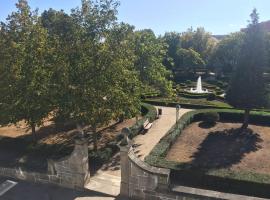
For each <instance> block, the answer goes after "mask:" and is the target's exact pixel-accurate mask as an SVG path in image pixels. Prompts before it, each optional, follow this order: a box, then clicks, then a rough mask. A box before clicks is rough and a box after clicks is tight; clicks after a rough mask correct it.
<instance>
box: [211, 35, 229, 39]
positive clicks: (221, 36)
mask: <svg viewBox="0 0 270 200" xmlns="http://www.w3.org/2000/svg"><path fill="white" fill-rule="evenodd" d="M226 36H227V35H212V37H213V38H216V39H217V40H222V39H223V38H225V37H226Z"/></svg>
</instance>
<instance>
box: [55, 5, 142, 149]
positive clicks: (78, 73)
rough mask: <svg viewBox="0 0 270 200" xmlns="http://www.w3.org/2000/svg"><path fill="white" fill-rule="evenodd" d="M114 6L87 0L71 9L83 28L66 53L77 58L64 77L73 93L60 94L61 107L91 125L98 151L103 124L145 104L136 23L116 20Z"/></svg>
mask: <svg viewBox="0 0 270 200" xmlns="http://www.w3.org/2000/svg"><path fill="white" fill-rule="evenodd" d="M115 5H116V4H115V2H114V1H98V2H95V3H94V2H92V1H83V4H82V7H81V8H80V9H76V10H74V11H73V13H72V14H71V17H72V19H73V22H74V23H76V24H78V25H79V27H80V28H79V29H78V30H76V31H75V32H74V38H73V40H74V41H73V42H71V43H70V45H71V46H72V50H70V51H67V54H66V56H67V57H69V58H72V59H71V60H69V59H68V64H67V69H68V76H67V77H66V78H65V80H64V81H63V83H64V87H63V90H64V91H65V92H63V94H66V95H67V94H68V95H67V96H65V95H61V98H60V99H61V101H59V102H58V108H59V111H61V112H62V113H65V114H68V115H69V117H71V118H73V119H74V120H75V121H77V122H78V123H84V124H89V125H90V128H91V130H92V136H93V144H94V149H95V150H96V149H97V148H98V139H97V138H98V137H97V136H98V132H97V130H98V128H100V127H103V126H105V125H107V124H108V123H110V122H111V120H117V119H119V118H121V117H123V116H124V117H130V116H132V115H134V114H135V113H136V112H138V110H139V103H140V100H139V81H138V78H137V77H138V76H137V73H136V71H135V70H134V59H135V56H134V52H133V49H132V48H131V47H130V46H129V41H130V40H132V37H133V28H132V27H130V26H128V25H125V24H117V23H115V19H116V17H115V16H114V15H111V14H112V13H116V10H115V9H116V8H115ZM101 19H103V20H101ZM60 84H61V83H60ZM65 97H66V98H65Z"/></svg>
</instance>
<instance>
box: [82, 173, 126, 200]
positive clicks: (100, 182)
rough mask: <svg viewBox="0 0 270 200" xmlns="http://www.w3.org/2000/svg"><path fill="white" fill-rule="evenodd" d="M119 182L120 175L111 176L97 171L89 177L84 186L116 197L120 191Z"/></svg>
mask: <svg viewBox="0 0 270 200" xmlns="http://www.w3.org/2000/svg"><path fill="white" fill-rule="evenodd" d="M120 182H121V177H118V176H113V175H110V174H108V173H106V172H98V173H97V174H96V175H95V176H93V177H91V178H90V181H89V183H88V184H87V185H86V186H85V188H87V189H89V190H93V191H96V192H101V193H104V194H108V195H112V196H115V197H116V196H118V195H119V193H120Z"/></svg>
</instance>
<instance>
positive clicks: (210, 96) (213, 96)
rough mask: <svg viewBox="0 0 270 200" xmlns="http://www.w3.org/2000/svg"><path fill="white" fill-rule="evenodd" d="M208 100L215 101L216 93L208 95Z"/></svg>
mask: <svg viewBox="0 0 270 200" xmlns="http://www.w3.org/2000/svg"><path fill="white" fill-rule="evenodd" d="M207 100H208V101H214V100H216V95H215V94H214V93H210V94H208V96H207Z"/></svg>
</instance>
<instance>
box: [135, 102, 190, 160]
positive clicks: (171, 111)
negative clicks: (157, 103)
mask: <svg viewBox="0 0 270 200" xmlns="http://www.w3.org/2000/svg"><path fill="white" fill-rule="evenodd" d="M156 108H161V109H162V115H161V116H160V118H159V119H158V120H155V121H154V123H153V125H152V128H150V129H149V130H148V132H147V133H146V134H144V135H138V136H137V137H135V138H134V144H136V146H137V147H136V149H135V153H136V154H137V156H138V157H140V158H141V159H142V160H144V158H145V157H146V156H147V155H148V154H149V153H150V152H151V150H152V149H153V148H154V146H155V145H156V144H157V143H158V142H159V140H160V139H161V138H162V137H163V136H164V135H165V134H166V133H167V132H168V131H169V130H170V128H171V127H172V126H173V125H174V124H175V121H176V109H175V108H173V107H156ZM189 111H191V110H190V109H182V108H181V109H180V111H179V117H181V116H182V115H183V114H184V113H186V112H189Z"/></svg>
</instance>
